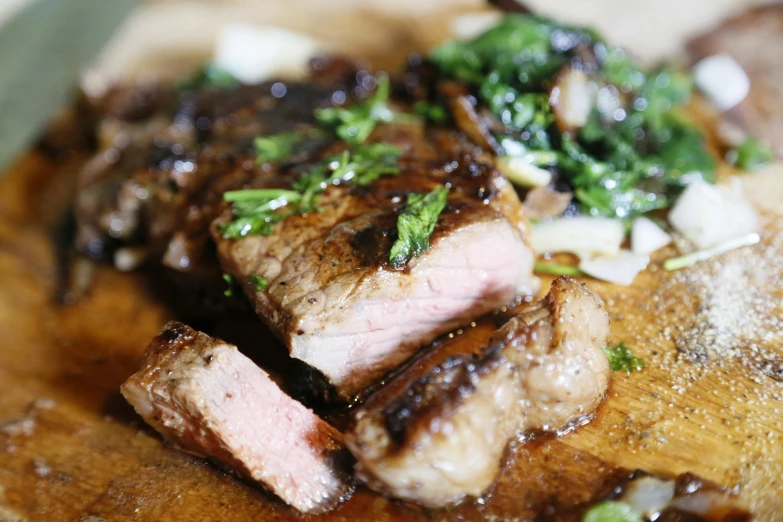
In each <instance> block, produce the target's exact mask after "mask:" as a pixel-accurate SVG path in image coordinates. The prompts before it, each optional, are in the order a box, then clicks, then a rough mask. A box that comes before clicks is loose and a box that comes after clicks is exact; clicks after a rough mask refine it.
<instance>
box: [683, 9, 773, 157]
mask: <svg viewBox="0 0 783 522" xmlns="http://www.w3.org/2000/svg"><path fill="white" fill-rule="evenodd" d="M688 51H689V53H690V56H691V58H692V60H693V61H697V60H700V59H702V58H704V57H706V56H711V55H714V54H728V55H730V56H731V57H732V58H734V59H735V60H736V61H737V62H738V63H739V64H740V65H742V68H743V69H745V72H746V73H747V74H748V76H749V77H750V93H749V94H748V96H747V98H745V100H744V101H743V102H742V103H740V104H739V105H737V106H736V107H734V108H733V109H731V110H729V111H728V112H727V114H726V116H727V117H728V119H729V121H734V122H736V123H738V124H739V125H741V126H742V127H743V128H744V129H745V130H746V131H747V132H748V133H750V134H751V135H753V136H755V137H757V138H758V139H760V140H762V141H764V142H766V143H767V144H768V145H770V146H771V147H772V148H773V150H774V151H775V153H776V154H777V156H778V157H783V5H781V4H779V3H774V4H770V5H763V6H757V7H754V8H752V9H750V10H748V11H746V12H744V13H742V14H740V15H737V16H735V17H732V18H730V19H728V20H726V21H725V22H724V23H723V24H721V26H720V27H718V28H717V29H715V30H714V31H712V32H710V33H707V34H705V35H703V36H700V37H698V38H695V39H694V40H692V41H691V42H690V43H689V44H688Z"/></svg>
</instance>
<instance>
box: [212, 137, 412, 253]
mask: <svg viewBox="0 0 783 522" xmlns="http://www.w3.org/2000/svg"><path fill="white" fill-rule="evenodd" d="M401 154H402V152H401V151H400V149H398V148H397V147H394V146H392V145H389V144H387V143H370V144H367V145H361V146H359V147H357V148H356V149H355V150H353V151H348V150H346V151H344V152H342V153H341V154H336V155H332V156H329V157H327V158H325V159H324V160H323V161H322V162H321V163H320V164H318V165H316V166H315V167H314V168H313V169H311V170H310V171H308V172H306V173H305V174H304V175H303V176H302V177H300V178H299V179H298V180H297V181H296V182H295V183H294V184H293V186H292V187H291V188H290V189H247V190H234V191H229V192H226V193H225V194H223V199H224V200H225V201H229V202H231V203H232V204H233V207H232V209H233V214H234V220H233V221H231V222H230V223H225V224H223V225H221V227H220V233H221V234H222V236H223V237H225V238H238V237H245V236H248V235H260V236H268V235H269V234H271V233H272V230H273V229H274V226H275V225H276V224H278V223H280V222H281V221H282V220H284V219H285V218H286V217H288V216H291V215H293V214H303V213H306V212H313V211H315V210H317V208H318V197H319V196H320V195H321V194H322V193H323V192H324V191H325V190H326V188H327V187H328V186H329V185H339V184H342V183H350V184H353V185H368V184H370V183H372V182H373V181H375V180H376V179H378V178H380V177H381V176H384V175H387V174H397V173H398V172H399V166H398V165H397V160H398V159H399V157H400V155H401Z"/></svg>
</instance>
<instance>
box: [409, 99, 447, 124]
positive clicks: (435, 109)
mask: <svg viewBox="0 0 783 522" xmlns="http://www.w3.org/2000/svg"><path fill="white" fill-rule="evenodd" d="M413 113H414V114H417V115H419V116H421V117H422V118H425V119H427V120H430V121H432V122H434V123H439V124H442V123H446V122H447V121H448V119H449V114H448V112H446V109H445V108H444V107H442V106H440V105H437V104H434V103H430V102H428V101H424V100H419V101H417V102H416V103H414V104H413Z"/></svg>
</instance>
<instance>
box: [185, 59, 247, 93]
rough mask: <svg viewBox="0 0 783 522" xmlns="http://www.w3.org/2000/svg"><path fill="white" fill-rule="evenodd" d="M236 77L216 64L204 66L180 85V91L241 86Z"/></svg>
mask: <svg viewBox="0 0 783 522" xmlns="http://www.w3.org/2000/svg"><path fill="white" fill-rule="evenodd" d="M239 83H240V82H239V80H237V79H236V78H235V77H234V75H232V74H231V73H230V72H228V71H225V70H223V69H221V68H220V67H217V66H216V65H214V64H211V63H208V64H204V65H202V66H201V67H199V69H198V70H197V71H196V72H195V73H194V74H193V76H191V77H190V78H188V79H187V80H185V81H183V82H181V83H180V84H179V90H181V91H192V90H195V89H200V88H202V87H233V86H235V85H239Z"/></svg>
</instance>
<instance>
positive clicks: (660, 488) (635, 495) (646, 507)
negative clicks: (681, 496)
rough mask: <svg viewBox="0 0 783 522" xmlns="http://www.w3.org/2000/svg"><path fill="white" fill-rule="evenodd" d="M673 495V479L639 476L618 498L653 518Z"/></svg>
mask: <svg viewBox="0 0 783 522" xmlns="http://www.w3.org/2000/svg"><path fill="white" fill-rule="evenodd" d="M673 497H674V481H673V480H665V479H659V478H657V477H641V478H638V479H636V480H634V481H633V482H631V484H630V486H628V489H627V490H626V491H625V493H623V496H622V497H621V498H620V500H621V501H623V502H625V503H626V504H628V505H629V506H631V507H632V508H633V509H634V510H636V511H638V512H639V513H641V514H643V515H645V516H646V517H648V518H651V519H653V520H654V518H653V517H654V515H655V514H656V513H660V512H661V511H663V510H664V509H665V508H666V506H668V504H669V502H671V500H672V498H673Z"/></svg>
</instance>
